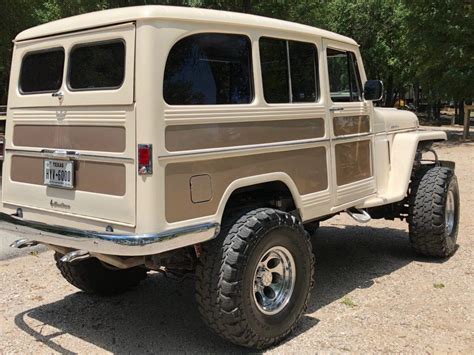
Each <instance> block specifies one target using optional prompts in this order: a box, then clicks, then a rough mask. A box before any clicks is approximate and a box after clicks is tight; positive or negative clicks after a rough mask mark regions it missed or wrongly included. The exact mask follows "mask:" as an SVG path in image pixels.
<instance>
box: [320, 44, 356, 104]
mask: <svg viewBox="0 0 474 355" xmlns="http://www.w3.org/2000/svg"><path fill="white" fill-rule="evenodd" d="M327 57H328V74H329V88H330V91H331V100H332V101H333V102H352V101H362V95H361V80H360V74H359V70H358V68H357V61H356V57H355V54H354V53H352V52H346V51H339V50H336V49H331V48H328V49H327Z"/></svg>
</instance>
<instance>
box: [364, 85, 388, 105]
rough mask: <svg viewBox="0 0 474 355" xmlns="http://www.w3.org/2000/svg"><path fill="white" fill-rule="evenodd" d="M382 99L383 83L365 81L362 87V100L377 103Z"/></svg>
mask: <svg viewBox="0 0 474 355" xmlns="http://www.w3.org/2000/svg"><path fill="white" fill-rule="evenodd" d="M382 97H383V83H382V82H381V81H380V80H367V81H366V83H365V85H364V99H366V100H369V101H379V100H382Z"/></svg>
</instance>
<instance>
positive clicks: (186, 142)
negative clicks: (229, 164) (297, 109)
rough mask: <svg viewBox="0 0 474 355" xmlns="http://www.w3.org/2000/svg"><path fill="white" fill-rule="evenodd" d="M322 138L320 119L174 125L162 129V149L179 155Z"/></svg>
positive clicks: (321, 120)
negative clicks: (164, 132)
mask: <svg viewBox="0 0 474 355" xmlns="http://www.w3.org/2000/svg"><path fill="white" fill-rule="evenodd" d="M321 137H324V119H323V118H313V119H302V120H283V121H258V122H234V123H213V124H200V125H177V126H169V127H167V128H166V138H165V140H166V149H167V150H168V151H183V150H194V149H206V148H221V147H232V146H240V145H249V144H265V143H275V142H284V141H292V140H301V139H312V138H321Z"/></svg>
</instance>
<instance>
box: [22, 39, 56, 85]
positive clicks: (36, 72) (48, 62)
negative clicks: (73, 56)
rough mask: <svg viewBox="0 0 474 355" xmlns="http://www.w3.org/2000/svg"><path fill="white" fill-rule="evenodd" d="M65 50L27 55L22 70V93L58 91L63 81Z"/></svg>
mask: <svg viewBox="0 0 474 355" xmlns="http://www.w3.org/2000/svg"><path fill="white" fill-rule="evenodd" d="M63 69H64V49H62V48H54V49H50V50H48V51H41V52H32V53H27V54H26V55H25V56H24V57H23V61H22V63H21V70H20V92H21V93H23V94H35V93H36V94H39V93H47V92H55V91H58V90H59V88H60V87H61V85H62V81H63Z"/></svg>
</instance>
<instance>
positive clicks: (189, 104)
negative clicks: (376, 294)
mask: <svg viewBox="0 0 474 355" xmlns="http://www.w3.org/2000/svg"><path fill="white" fill-rule="evenodd" d="M9 90H10V91H9V101H8V112H7V124H6V151H5V161H4V166H3V175H4V178H3V196H2V212H3V213H2V214H1V222H2V224H1V227H2V229H10V230H11V229H14V230H17V231H18V233H22V234H23V236H24V238H23V239H21V240H19V241H17V242H16V243H15V244H14V246H16V247H20V248H21V247H26V246H31V245H34V244H37V243H42V244H46V245H48V246H49V247H50V248H51V249H53V250H54V251H55V252H56V254H55V258H56V262H57V266H58V268H59V269H60V270H61V273H62V274H63V276H64V277H65V278H66V279H67V280H68V281H69V282H70V283H72V284H73V285H75V286H76V287H78V288H80V289H82V290H84V291H86V292H95V293H99V294H114V293H118V292H121V291H124V290H126V289H128V288H130V287H132V286H135V285H136V284H138V283H139V281H140V280H142V279H144V278H145V276H146V273H147V271H149V270H169V271H172V272H189V271H195V274H196V295H197V303H198V305H199V309H200V311H201V313H202V316H203V318H204V320H205V321H206V323H207V324H208V325H209V326H210V327H211V328H213V329H214V330H215V331H216V332H217V333H219V334H220V335H221V336H223V337H224V338H226V339H228V340H230V341H232V342H234V343H237V344H241V345H244V346H249V347H255V348H263V347H267V346H269V345H271V344H274V343H276V342H278V341H279V340H281V339H283V338H284V337H285V336H286V335H287V334H289V333H290V332H291V330H292V329H293V328H294V327H295V325H296V323H297V321H298V320H299V319H300V318H301V316H302V314H303V312H304V310H305V307H306V304H307V302H308V297H309V291H310V288H311V285H312V282H313V281H312V277H313V267H314V263H313V256H312V252H311V244H310V242H309V239H308V235H309V234H308V233H307V232H306V230H307V231H311V232H312V231H314V230H315V229H316V228H317V226H318V223H319V221H320V220H323V219H327V218H329V217H331V216H333V215H335V214H337V213H341V212H347V213H349V214H350V215H352V216H353V217H354V218H355V219H356V220H358V221H360V222H366V221H368V220H369V219H370V218H371V217H372V218H388V219H393V218H406V219H407V221H408V223H409V229H410V233H409V234H410V241H411V243H412V244H413V246H414V248H415V250H416V251H417V252H419V253H421V254H423V255H429V256H435V257H447V256H450V255H451V254H452V253H453V252H454V250H455V244H456V235H457V229H458V218H459V196H458V187H457V182H456V177H455V175H454V170H453V169H454V165H453V164H452V163H449V162H442V161H438V159H437V157H436V154H433V153H434V152H433V151H431V145H432V143H433V142H436V141H442V140H445V139H446V134H445V133H444V132H439V131H436V132H430V131H421V130H419V129H418V121H417V118H416V117H415V115H413V114H412V113H409V112H403V111H398V110H395V109H380V108H375V107H374V106H373V104H372V100H378V99H380V96H381V93H382V91H383V90H382V84H381V83H380V82H378V81H371V80H369V81H367V79H366V76H365V72H364V67H363V65H362V59H361V57H360V53H359V48H358V46H357V43H355V42H354V41H353V40H352V39H350V38H347V37H344V36H341V35H338V34H335V33H331V32H328V31H324V30H320V29H317V28H312V27H308V26H303V25H299V24H294V23H289V22H284V21H278V20H273V19H269V18H263V17H256V16H250V15H244V14H237V13H227V12H219V11H210V10H199V9H190V8H179V7H163V6H145V7H134V8H124V9H116V10H108V11H103V12H97V13H92V14H87V15H81V16H76V17H72V18H68V19H63V20H59V21H55V22H51V23H48V24H45V25H41V26H38V27H34V28H31V29H29V30H26V31H24V32H22V33H20V34H19V35H18V36H17V37H16V39H15V43H14V54H13V63H12V70H11V80H10V89H9ZM425 153H428V154H426V156H425V155H424V154H425ZM426 158H431V160H425V159H426Z"/></svg>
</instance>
